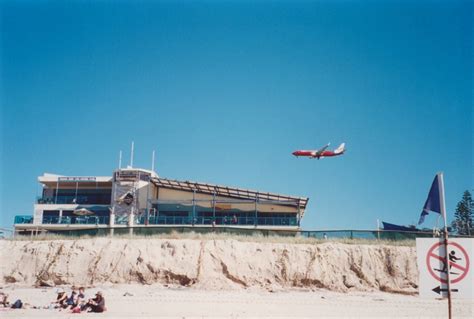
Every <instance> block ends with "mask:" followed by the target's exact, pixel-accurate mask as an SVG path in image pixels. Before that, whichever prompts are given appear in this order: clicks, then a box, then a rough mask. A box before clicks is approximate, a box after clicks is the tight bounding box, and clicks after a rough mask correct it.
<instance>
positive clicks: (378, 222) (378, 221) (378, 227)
mask: <svg viewBox="0 0 474 319" xmlns="http://www.w3.org/2000/svg"><path fill="white" fill-rule="evenodd" d="M377 240H380V220H379V219H378V218H377Z"/></svg>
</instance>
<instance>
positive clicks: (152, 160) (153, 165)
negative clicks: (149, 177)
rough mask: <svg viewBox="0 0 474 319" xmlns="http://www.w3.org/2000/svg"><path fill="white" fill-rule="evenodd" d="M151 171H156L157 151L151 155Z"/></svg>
mask: <svg viewBox="0 0 474 319" xmlns="http://www.w3.org/2000/svg"><path fill="white" fill-rule="evenodd" d="M151 171H152V172H154V171H155V150H153V152H152V153H151Z"/></svg>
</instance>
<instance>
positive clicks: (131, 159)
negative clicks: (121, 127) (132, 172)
mask: <svg viewBox="0 0 474 319" xmlns="http://www.w3.org/2000/svg"><path fill="white" fill-rule="evenodd" d="M134 146H135V143H134V142H133V141H132V152H131V153H130V167H131V168H133V147H134Z"/></svg>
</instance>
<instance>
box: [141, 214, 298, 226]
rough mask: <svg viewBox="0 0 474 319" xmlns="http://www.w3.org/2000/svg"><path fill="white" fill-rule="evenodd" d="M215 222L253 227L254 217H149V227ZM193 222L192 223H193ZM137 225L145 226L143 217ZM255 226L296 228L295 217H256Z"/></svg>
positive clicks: (220, 224) (222, 224)
mask: <svg viewBox="0 0 474 319" xmlns="http://www.w3.org/2000/svg"><path fill="white" fill-rule="evenodd" d="M213 220H214V221H215V223H216V225H217V226H253V225H255V217H238V218H236V220H234V219H232V218H226V217H216V218H212V217H195V218H192V217H188V216H185V217H183V216H158V217H154V216H150V217H149V218H148V224H149V225H193V224H194V225H211V224H212V221H213ZM193 221H194V222H193ZM137 224H138V225H143V224H145V217H140V218H138V220H137ZM257 225H259V226H260V225H266V226H298V222H297V219H296V217H257Z"/></svg>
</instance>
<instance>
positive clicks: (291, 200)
mask: <svg viewBox="0 0 474 319" xmlns="http://www.w3.org/2000/svg"><path fill="white" fill-rule="evenodd" d="M151 182H152V183H153V184H155V185H156V186H157V187H162V188H169V189H175V190H182V191H188V192H194V191H196V193H201V194H209V195H215V196H223V197H231V198H238V199H247V200H258V201H262V202H272V203H275V204H279V205H288V206H295V207H298V206H299V208H300V209H302V210H304V209H306V205H307V204H308V200H309V198H307V197H294V196H288V195H282V194H275V193H268V192H260V191H254V190H249V189H242V188H236V187H228V186H219V185H213V184H207V183H199V182H192V181H178V180H174V179H167V178H152V179H151Z"/></svg>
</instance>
